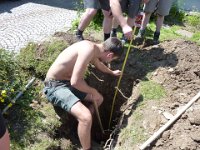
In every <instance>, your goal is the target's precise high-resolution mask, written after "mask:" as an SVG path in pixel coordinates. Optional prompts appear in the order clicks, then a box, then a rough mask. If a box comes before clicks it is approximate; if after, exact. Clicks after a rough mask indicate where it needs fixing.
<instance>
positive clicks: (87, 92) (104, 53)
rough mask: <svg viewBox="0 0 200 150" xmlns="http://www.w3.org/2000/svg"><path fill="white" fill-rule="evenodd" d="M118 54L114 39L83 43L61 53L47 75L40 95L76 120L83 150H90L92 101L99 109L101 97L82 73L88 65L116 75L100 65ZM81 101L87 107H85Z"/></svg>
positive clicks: (85, 41) (118, 50)
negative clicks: (42, 94) (86, 103)
mask: <svg viewBox="0 0 200 150" xmlns="http://www.w3.org/2000/svg"><path fill="white" fill-rule="evenodd" d="M122 53H123V47H122V43H121V41H120V40H119V39H118V38H115V37H113V38H109V39H107V40H106V41H104V42H103V43H100V44H96V43H93V42H91V41H87V40H84V41H81V42H78V43H75V44H73V45H71V46H70V47H68V48H66V49H65V50H64V51H62V52H61V53H60V55H59V56H58V57H57V59H56V60H55V62H54V63H53V64H52V66H51V67H50V69H49V70H48V72H47V75H46V79H45V81H44V84H45V88H44V93H45V94H46V96H47V99H48V101H49V102H51V103H52V104H53V105H55V106H59V107H61V108H62V109H64V110H66V111H67V112H69V113H70V114H72V115H73V116H74V117H75V118H76V119H77V120H78V136H79V140H80V143H81V146H82V148H83V150H90V149H91V126H92V114H93V113H94V105H93V103H94V101H95V102H96V103H97V105H98V106H100V105H101V103H102V102H103V96H102V95H101V94H100V93H99V92H98V91H97V90H96V89H95V88H93V87H91V86H89V85H88V84H87V83H86V82H85V80H84V74H85V72H86V70H87V67H88V65H89V64H90V63H91V64H93V65H94V66H95V67H96V68H97V69H98V70H100V71H102V72H104V73H108V74H111V75H114V76H120V75H121V71H120V70H114V71H113V70H111V69H109V68H108V67H107V66H106V65H105V64H104V63H110V62H111V61H112V60H114V59H116V58H119V57H120V56H121V55H122ZM84 101H87V102H89V103H91V105H89V106H88V107H86V106H85V105H84V104H83V103H82V102H84Z"/></svg>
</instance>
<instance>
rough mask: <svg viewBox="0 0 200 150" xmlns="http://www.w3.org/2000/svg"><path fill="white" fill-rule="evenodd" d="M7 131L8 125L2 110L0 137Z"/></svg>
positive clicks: (0, 114) (0, 115)
mask: <svg viewBox="0 0 200 150" xmlns="http://www.w3.org/2000/svg"><path fill="white" fill-rule="evenodd" d="M5 133H6V125H5V122H4V118H3V115H2V113H1V112H0V138H2V137H3V136H4V134H5Z"/></svg>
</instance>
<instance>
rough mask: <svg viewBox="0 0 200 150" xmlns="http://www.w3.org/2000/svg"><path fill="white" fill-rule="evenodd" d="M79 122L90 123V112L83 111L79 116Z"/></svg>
mask: <svg viewBox="0 0 200 150" xmlns="http://www.w3.org/2000/svg"><path fill="white" fill-rule="evenodd" d="M79 122H81V123H83V124H84V125H87V126H88V125H92V114H91V113H90V112H89V111H88V112H83V114H82V116H81V117H80V120H79Z"/></svg>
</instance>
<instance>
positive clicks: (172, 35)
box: [145, 22, 181, 41]
mask: <svg viewBox="0 0 200 150" xmlns="http://www.w3.org/2000/svg"><path fill="white" fill-rule="evenodd" d="M179 29H181V27H180V26H177V25H173V26H169V27H167V28H165V27H162V28H161V31H160V39H159V40H160V41H164V40H172V39H177V38H180V37H181V36H180V35H179V34H177V33H176V31H177V30H179ZM155 30H156V25H155V23H154V22H151V23H150V24H149V25H148V27H147V30H146V33H145V35H146V38H149V39H152V38H153V34H154V32H155Z"/></svg>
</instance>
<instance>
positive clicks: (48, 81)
mask: <svg viewBox="0 0 200 150" xmlns="http://www.w3.org/2000/svg"><path fill="white" fill-rule="evenodd" d="M44 85H45V86H46V87H57V86H61V85H67V86H69V85H70V81H69V80H55V79H45V81H44Z"/></svg>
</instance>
